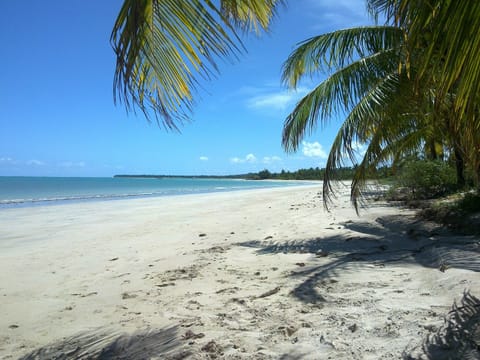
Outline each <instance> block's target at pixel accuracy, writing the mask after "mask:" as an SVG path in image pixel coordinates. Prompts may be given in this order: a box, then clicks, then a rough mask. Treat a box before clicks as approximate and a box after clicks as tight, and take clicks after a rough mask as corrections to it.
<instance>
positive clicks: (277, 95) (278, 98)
mask: <svg viewBox="0 0 480 360" xmlns="http://www.w3.org/2000/svg"><path fill="white" fill-rule="evenodd" d="M307 92H308V90H307V89H306V88H298V89H297V90H296V91H287V90H282V91H277V92H270V93H267V94H263V95H257V96H254V97H251V98H250V99H248V100H247V106H248V107H249V108H252V109H273V110H282V111H283V110H285V109H287V108H288V107H290V106H293V105H294V104H295V103H296V102H297V101H298V100H300V98H301V97H303V96H304V95H305V94H306V93H307Z"/></svg>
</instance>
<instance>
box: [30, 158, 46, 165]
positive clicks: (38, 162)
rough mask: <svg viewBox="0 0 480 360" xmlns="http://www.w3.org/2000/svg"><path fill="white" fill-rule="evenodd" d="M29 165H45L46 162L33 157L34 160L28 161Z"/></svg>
mask: <svg viewBox="0 0 480 360" xmlns="http://www.w3.org/2000/svg"><path fill="white" fill-rule="evenodd" d="M27 165H33V166H43V165H45V163H44V162H43V161H40V160H35V159H33V160H29V161H27Z"/></svg>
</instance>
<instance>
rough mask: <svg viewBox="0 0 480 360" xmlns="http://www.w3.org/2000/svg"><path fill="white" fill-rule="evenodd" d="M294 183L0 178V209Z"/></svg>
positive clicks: (293, 182)
mask: <svg viewBox="0 0 480 360" xmlns="http://www.w3.org/2000/svg"><path fill="white" fill-rule="evenodd" d="M301 184H302V183H301V182H295V181H268V180H262V181H256V180H239V179H208V178H114V177H111V178H106V177H101V178H100V177H99V178H94V177H27V176H25V177H23V176H3V177H0V208H11V207H25V206H36V205H46V204H50V205H55V204H64V203H71V202H82V201H99V200H114V199H126V198H140V197H156V196H171V195H184V194H200V193H210V192H220V191H235V190H247V189H259V188H272V187H284V186H297V185H301Z"/></svg>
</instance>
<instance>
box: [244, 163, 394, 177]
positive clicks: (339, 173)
mask: <svg viewBox="0 0 480 360" xmlns="http://www.w3.org/2000/svg"><path fill="white" fill-rule="evenodd" d="M355 170H356V167H355V166H352V167H341V168H338V169H337V170H336V179H338V180H351V179H353V176H354V173H355ZM324 176H325V168H319V167H316V168H313V167H311V168H309V169H299V170H297V171H286V170H282V171H281V172H279V173H272V172H270V171H268V170H267V169H264V170H262V171H259V172H258V173H249V174H247V175H246V177H245V178H246V179H250V180H268V179H270V180H323V178H324ZM391 176H393V170H392V168H390V167H387V166H384V167H381V168H379V169H377V170H376V172H375V173H374V174H373V173H372V174H371V177H372V178H381V179H384V178H388V177H391Z"/></svg>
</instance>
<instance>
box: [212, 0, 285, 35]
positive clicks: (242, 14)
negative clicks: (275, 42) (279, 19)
mask: <svg viewBox="0 0 480 360" xmlns="http://www.w3.org/2000/svg"><path fill="white" fill-rule="evenodd" d="M284 4H285V0H222V1H221V12H222V14H223V15H224V16H225V17H226V18H227V19H228V21H229V22H230V23H231V24H233V25H235V27H238V28H240V29H242V30H244V31H255V33H257V34H258V33H259V32H260V31H261V30H268V28H269V26H270V23H271V21H272V19H273V18H274V17H275V16H276V14H277V10H278V7H279V6H280V5H284Z"/></svg>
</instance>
